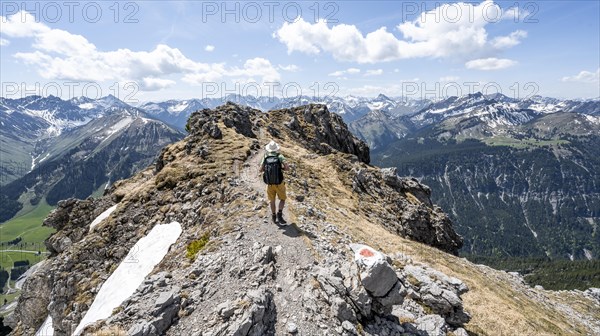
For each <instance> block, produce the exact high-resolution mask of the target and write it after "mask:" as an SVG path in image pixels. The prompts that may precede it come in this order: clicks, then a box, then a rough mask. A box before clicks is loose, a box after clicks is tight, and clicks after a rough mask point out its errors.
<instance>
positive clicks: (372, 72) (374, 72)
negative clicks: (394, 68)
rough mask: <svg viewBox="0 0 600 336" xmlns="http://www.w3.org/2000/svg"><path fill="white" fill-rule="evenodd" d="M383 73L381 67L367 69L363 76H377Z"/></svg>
mask: <svg viewBox="0 0 600 336" xmlns="http://www.w3.org/2000/svg"><path fill="white" fill-rule="evenodd" d="M382 74H383V69H377V70H367V72H366V73H365V76H379V75H382Z"/></svg>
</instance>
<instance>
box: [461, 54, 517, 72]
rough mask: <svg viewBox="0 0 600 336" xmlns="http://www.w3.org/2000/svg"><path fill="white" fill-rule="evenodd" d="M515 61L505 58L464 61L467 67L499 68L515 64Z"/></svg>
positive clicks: (480, 68) (477, 68) (479, 68)
mask: <svg viewBox="0 0 600 336" xmlns="http://www.w3.org/2000/svg"><path fill="white" fill-rule="evenodd" d="M516 64H517V62H516V61H513V60H510V59H506V58H494V57H491V58H480V59H475V60H472V61H468V62H467V63H465V66H466V67H467V69H475V70H500V69H506V68H509V67H511V66H514V65H516Z"/></svg>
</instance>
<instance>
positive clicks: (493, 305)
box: [281, 141, 600, 336]
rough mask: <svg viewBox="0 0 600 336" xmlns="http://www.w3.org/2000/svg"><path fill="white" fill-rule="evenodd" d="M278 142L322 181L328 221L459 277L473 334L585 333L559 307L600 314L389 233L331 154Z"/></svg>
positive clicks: (563, 295)
mask: <svg viewBox="0 0 600 336" xmlns="http://www.w3.org/2000/svg"><path fill="white" fill-rule="evenodd" d="M281 144H282V147H283V148H284V149H287V150H284V151H283V153H284V154H285V155H286V157H288V158H289V159H290V162H293V163H295V164H297V165H298V169H299V170H300V169H301V170H305V169H307V170H309V171H311V172H313V173H315V174H316V175H317V176H318V179H319V180H320V181H321V183H322V184H321V185H320V186H318V187H317V188H316V189H317V190H316V193H317V194H318V195H320V197H319V199H320V200H317V204H316V206H317V207H318V208H320V209H323V210H325V209H326V210H325V211H324V212H325V214H326V218H327V221H328V222H330V223H335V224H336V225H337V226H339V228H340V230H341V231H342V232H347V233H348V234H350V235H351V236H352V237H353V238H354V240H355V241H357V242H362V243H366V244H368V245H371V246H373V247H375V248H377V249H380V250H382V251H384V252H385V253H388V254H394V253H397V252H400V253H403V254H406V255H408V256H410V257H411V258H413V260H414V261H417V262H423V263H426V264H429V265H430V266H431V267H434V268H436V269H438V270H440V271H442V272H444V273H446V274H448V275H451V276H454V277H457V278H459V279H461V280H463V281H464V282H465V283H466V284H467V285H468V286H469V288H470V291H469V292H468V293H466V294H464V295H463V300H464V304H465V308H466V310H467V311H468V312H469V313H470V314H471V316H472V319H471V322H469V323H468V324H467V330H469V331H471V332H474V333H477V334H479V335H536V336H539V335H587V334H589V333H590V331H589V330H588V329H587V327H586V326H585V325H584V323H582V322H580V321H579V320H575V319H573V318H572V317H571V316H569V315H570V314H565V310H567V311H576V312H582V313H583V312H585V313H586V314H587V316H593V318H594V319H600V308H598V307H596V305H597V303H594V302H592V301H591V300H589V299H587V298H586V297H584V296H583V295H581V294H578V293H574V292H552V291H545V290H535V289H532V288H530V287H528V286H526V285H522V284H520V283H518V281H516V280H515V279H514V278H513V277H512V276H510V275H509V274H507V273H505V272H500V271H497V270H494V269H492V268H489V267H486V266H480V265H476V264H473V263H471V262H469V261H468V260H466V259H464V258H459V257H455V256H452V255H449V254H447V253H444V252H442V251H439V250H437V249H435V248H432V247H429V246H426V245H424V244H420V243H417V242H414V241H410V240H407V239H403V238H400V237H398V236H397V235H395V234H393V233H390V232H389V231H387V230H385V229H384V228H382V227H381V226H379V225H377V224H375V223H373V221H372V220H370V219H369V218H368V217H365V216H363V215H361V214H360V212H359V211H355V209H357V208H358V207H359V206H360V205H359V204H358V202H357V200H356V198H355V196H354V195H353V193H352V191H351V190H348V189H347V188H346V187H345V186H344V185H342V184H341V183H340V179H339V177H338V176H339V174H340V173H338V172H337V171H336V169H335V168H334V164H333V163H332V162H333V161H335V157H334V156H332V155H330V156H325V157H319V158H318V159H311V160H306V159H305V158H303V156H304V155H305V154H307V152H306V150H304V149H302V148H300V147H297V146H294V145H292V144H291V143H286V142H285V141H282V142H281ZM322 186H325V188H323V187H322ZM289 191H290V194H291V195H293V194H294V193H295V190H293V187H290V190H289ZM298 193H302V192H301V191H298ZM318 203H321V204H318ZM339 209H344V211H340V210H339ZM290 212H291V216H292V219H293V217H296V216H299V215H301V214H294V206H293V202H292V204H290ZM339 248H340V249H343V248H347V247H345V246H340V247H339Z"/></svg>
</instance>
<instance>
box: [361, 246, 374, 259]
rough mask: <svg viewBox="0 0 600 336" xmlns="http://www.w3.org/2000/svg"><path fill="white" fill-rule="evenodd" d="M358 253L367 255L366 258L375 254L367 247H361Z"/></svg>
mask: <svg viewBox="0 0 600 336" xmlns="http://www.w3.org/2000/svg"><path fill="white" fill-rule="evenodd" d="M358 254H360V255H361V256H363V257H366V258H369V257H372V256H374V255H375V254H374V253H373V252H372V251H371V250H369V249H366V248H363V249H361V250H360V251H359V252H358Z"/></svg>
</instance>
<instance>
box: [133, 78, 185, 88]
mask: <svg viewBox="0 0 600 336" xmlns="http://www.w3.org/2000/svg"><path fill="white" fill-rule="evenodd" d="M139 84H140V90H142V91H157V90H162V89H166V88H168V87H171V86H173V85H175V84H176V83H175V81H173V80H170V79H162V78H151V77H146V78H142V80H141V81H140V83H139Z"/></svg>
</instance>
